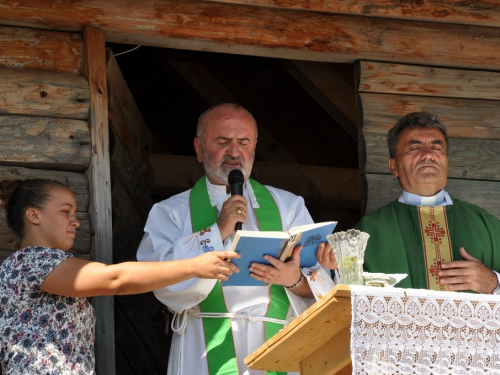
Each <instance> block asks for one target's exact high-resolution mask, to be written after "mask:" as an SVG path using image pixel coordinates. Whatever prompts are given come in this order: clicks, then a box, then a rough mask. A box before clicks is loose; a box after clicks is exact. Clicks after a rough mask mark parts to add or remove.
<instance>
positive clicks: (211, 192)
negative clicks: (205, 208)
mask: <svg viewBox="0 0 500 375" xmlns="http://www.w3.org/2000/svg"><path fill="white" fill-rule="evenodd" d="M205 180H206V184H207V191H208V198H209V199H210V204H211V205H212V207H217V201H216V200H215V196H214V189H213V188H212V184H211V183H210V181H208V177H205Z"/></svg>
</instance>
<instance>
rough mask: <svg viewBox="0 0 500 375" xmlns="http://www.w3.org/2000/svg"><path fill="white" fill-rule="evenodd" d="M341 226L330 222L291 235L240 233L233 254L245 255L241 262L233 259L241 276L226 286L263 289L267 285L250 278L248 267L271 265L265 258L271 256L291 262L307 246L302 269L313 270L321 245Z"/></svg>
mask: <svg viewBox="0 0 500 375" xmlns="http://www.w3.org/2000/svg"><path fill="white" fill-rule="evenodd" d="M336 225H337V222H336V221H327V222H323V223H315V224H308V225H301V226H299V227H294V228H292V229H290V230H289V231H287V232H261V231H248V230H239V231H237V232H236V234H235V236H234V241H233V244H232V246H231V250H232V251H236V252H238V253H240V254H241V258H239V259H232V260H231V261H232V262H234V264H236V265H237V266H238V267H239V269H240V272H239V273H233V274H232V275H231V276H229V279H228V280H227V281H224V282H223V285H224V286H230V285H245V286H261V285H265V284H264V283H263V282H261V281H258V280H255V279H254V278H253V277H251V276H250V271H249V269H248V267H249V266H250V264H251V263H254V262H255V263H263V264H270V263H269V262H267V261H266V260H265V259H264V255H270V256H272V257H274V258H277V259H279V260H281V261H283V262H286V261H287V260H288V259H290V258H291V256H292V254H293V249H294V248H295V247H297V246H298V245H303V249H302V251H301V253H300V266H301V267H312V266H314V265H316V264H317V263H318V259H317V257H316V252H317V250H318V245H319V243H320V242H326V241H327V240H326V236H327V235H328V234H331V233H332V232H333V230H334V229H335V226H336Z"/></svg>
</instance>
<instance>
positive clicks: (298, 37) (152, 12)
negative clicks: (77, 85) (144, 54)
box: [0, 0, 500, 70]
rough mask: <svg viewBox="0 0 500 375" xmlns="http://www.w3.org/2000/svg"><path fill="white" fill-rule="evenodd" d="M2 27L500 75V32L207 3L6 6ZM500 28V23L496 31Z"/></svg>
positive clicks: (59, 1) (112, 0) (62, 0)
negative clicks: (98, 31)
mask: <svg viewBox="0 0 500 375" xmlns="http://www.w3.org/2000/svg"><path fill="white" fill-rule="evenodd" d="M0 23H2V24H4V25H13V26H20V25H22V26H29V27H38V28H50V29H54V28H57V29H59V30H65V31H81V30H82V29H83V27H85V26H89V25H90V26H94V27H100V28H102V29H103V31H104V32H105V36H106V40H107V41H110V42H117V43H128V44H132V43H134V44H144V45H150V46H158V47H169V48H179V49H191V50H205V51H213V52H225V53H238V54H247V55H259V56H271V57H281V58H289V59H297V60H316V61H330V62H345V63H352V62H354V61H355V60H356V59H365V60H369V59H371V60H384V61H391V62H411V63H421V64H426V65H437V66H439V65H442V66H455V67H458V66H461V67H467V68H484V69H491V70H495V69H497V70H498V69H500V31H499V29H498V28H496V27H483V26H464V25H456V24H442V23H435V22H418V21H408V20H407V19H388V18H378V17H359V16H355V15H344V14H327V13H320V12H308V13H307V16H305V14H304V11H301V10H293V9H282V8H279V9H270V8H261V7H254V6H244V5H232V4H222V3H216V2H207V1H201V0H184V1H177V0H159V1H154V2H153V1H148V2H140V3H138V2H135V1H131V0H106V1H104V0H100V1H97V0H96V1H93V2H73V1H68V0H55V1H51V2H41V1H36V0H20V1H16V2H6V1H4V2H3V4H2V13H1V14H0ZM495 26H498V23H496V24H495Z"/></svg>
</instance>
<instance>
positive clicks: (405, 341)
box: [351, 287, 500, 374]
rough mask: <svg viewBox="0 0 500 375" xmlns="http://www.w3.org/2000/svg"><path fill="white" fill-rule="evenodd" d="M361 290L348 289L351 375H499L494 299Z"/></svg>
mask: <svg viewBox="0 0 500 375" xmlns="http://www.w3.org/2000/svg"><path fill="white" fill-rule="evenodd" d="M364 288H366V287H351V292H352V311H353V320H352V326H351V357H352V363H353V370H354V371H353V373H354V374H375V373H376V374H394V373H398V374H465V373H467V374H479V373H481V374H484V373H486V372H487V373H488V374H500V350H499V348H500V300H499V299H498V297H496V298H495V296H484V295H473V294H466V293H450V292H430V291H425V292H422V291H416V290H412V289H410V290H402V289H399V291H397V292H396V289H393V290H391V291H390V292H389V293H388V289H387V288H381V289H382V290H381V291H372V290H367V289H364ZM370 289H371V288H370ZM393 291H394V292H393Z"/></svg>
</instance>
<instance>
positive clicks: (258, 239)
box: [222, 231, 289, 286]
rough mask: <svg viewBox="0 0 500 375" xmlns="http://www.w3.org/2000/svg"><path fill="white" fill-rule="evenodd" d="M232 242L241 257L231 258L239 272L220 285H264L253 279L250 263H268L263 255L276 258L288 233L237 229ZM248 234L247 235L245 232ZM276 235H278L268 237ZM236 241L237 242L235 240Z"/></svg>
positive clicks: (286, 240) (286, 239)
mask: <svg viewBox="0 0 500 375" xmlns="http://www.w3.org/2000/svg"><path fill="white" fill-rule="evenodd" d="M239 232H243V233H241V236H239V233H237V234H236V237H235V242H234V243H233V247H234V251H236V252H238V253H240V254H241V258H239V259H232V260H231V262H233V263H234V264H236V265H237V266H238V268H239V269H240V272H239V273H233V274H232V275H231V276H229V278H228V280H226V281H223V282H222V286H265V285H266V284H265V283H263V282H261V281H258V280H255V279H254V278H253V277H251V276H250V270H249V269H248V267H250V264H251V263H253V262H256V263H263V264H270V263H269V262H268V261H266V260H265V259H264V255H271V256H272V257H274V258H278V255H279V252H280V250H281V249H282V247H283V245H284V244H285V243H286V242H288V238H289V235H288V234H287V233H286V232H257V231H256V232H251V231H239ZM249 233H250V235H249V236H248V237H247V236H246V234H249ZM270 235H272V236H278V237H270ZM236 241H237V242H236Z"/></svg>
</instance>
